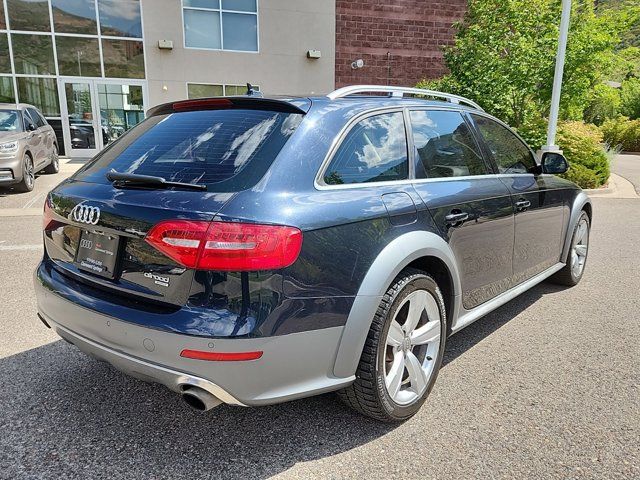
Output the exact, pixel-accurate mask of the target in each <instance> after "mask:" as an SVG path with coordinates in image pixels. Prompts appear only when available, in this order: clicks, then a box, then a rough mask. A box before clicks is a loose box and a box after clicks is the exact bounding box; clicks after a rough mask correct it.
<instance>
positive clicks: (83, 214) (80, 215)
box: [69, 203, 100, 225]
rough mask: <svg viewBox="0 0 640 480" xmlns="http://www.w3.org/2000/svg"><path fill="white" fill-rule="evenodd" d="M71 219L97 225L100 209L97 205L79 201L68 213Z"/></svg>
mask: <svg viewBox="0 0 640 480" xmlns="http://www.w3.org/2000/svg"><path fill="white" fill-rule="evenodd" d="M69 216H70V217H71V218H73V220H75V221H76V222H81V223H88V224H89V225H97V224H98V220H100V209H99V208H98V207H92V206H90V205H84V204H82V203H79V204H78V205H76V206H75V207H73V210H71V213H70V214H69Z"/></svg>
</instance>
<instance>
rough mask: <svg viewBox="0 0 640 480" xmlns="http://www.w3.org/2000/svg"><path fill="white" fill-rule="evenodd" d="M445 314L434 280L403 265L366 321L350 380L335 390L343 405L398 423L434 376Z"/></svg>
mask: <svg viewBox="0 0 640 480" xmlns="http://www.w3.org/2000/svg"><path fill="white" fill-rule="evenodd" d="M446 332H447V328H446V313H445V307H444V301H443V298H442V293H441V291H440V288H439V287H438V284H437V283H436V281H435V280H434V279H433V278H432V277H431V276H429V275H428V274H426V273H425V272H422V271H419V270H414V269H405V270H403V271H402V272H401V273H400V275H398V277H397V278H396V280H395V281H394V283H393V285H391V287H389V290H388V291H387V293H386V295H385V296H384V297H383V299H382V302H381V303H380V306H379V307H378V310H377V312H376V315H375V317H374V319H373V322H372V324H371V328H370V330H369V334H368V336H367V340H366V342H365V346H364V350H363V353H362V356H361V359H360V363H359V365H358V370H357V372H356V380H355V382H354V383H353V384H352V385H351V386H349V387H347V388H345V389H343V390H341V391H340V392H339V395H340V397H341V398H342V400H343V401H345V403H347V404H348V405H349V406H351V407H353V408H355V409H356V410H359V411H360V412H362V413H364V414H365V415H368V416H370V417H373V418H376V419H378V420H382V421H387V422H394V421H402V420H406V419H407V418H409V417H411V416H412V415H414V414H415V413H416V412H417V411H418V409H419V408H420V406H421V405H422V404H423V403H424V401H425V400H426V398H427V396H428V395H429V392H430V391H431V388H432V387H433V384H434V382H435V380H436V377H437V375H438V370H439V369H440V364H441V363H442V355H443V352H444V345H445V339H446Z"/></svg>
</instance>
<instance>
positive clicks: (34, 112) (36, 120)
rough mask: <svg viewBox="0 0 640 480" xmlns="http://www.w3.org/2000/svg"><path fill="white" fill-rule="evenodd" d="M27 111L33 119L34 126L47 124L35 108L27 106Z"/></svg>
mask: <svg viewBox="0 0 640 480" xmlns="http://www.w3.org/2000/svg"><path fill="white" fill-rule="evenodd" d="M27 111H28V112H29V115H30V116H31V118H32V119H33V122H34V125H35V126H36V127H38V128H40V127H44V126H45V125H46V124H47V122H46V120H45V119H44V118H43V117H42V115H40V112H38V111H37V110H36V109H34V108H27Z"/></svg>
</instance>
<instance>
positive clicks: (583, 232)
mask: <svg viewBox="0 0 640 480" xmlns="http://www.w3.org/2000/svg"><path fill="white" fill-rule="evenodd" d="M588 249H589V223H588V222H587V219H586V218H584V217H582V218H581V219H580V221H579V222H578V226H577V227H576V233H575V235H574V237H573V245H572V246H571V273H573V276H574V277H576V278H578V277H580V275H582V271H583V270H584V264H585V262H586V261H587V251H588Z"/></svg>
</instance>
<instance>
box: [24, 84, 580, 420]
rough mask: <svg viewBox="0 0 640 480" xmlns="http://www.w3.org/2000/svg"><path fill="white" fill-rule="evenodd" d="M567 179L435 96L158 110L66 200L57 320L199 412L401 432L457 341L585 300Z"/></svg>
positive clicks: (505, 131)
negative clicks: (241, 410)
mask: <svg viewBox="0 0 640 480" xmlns="http://www.w3.org/2000/svg"><path fill="white" fill-rule="evenodd" d="M416 96H423V97H422V98H417V97H416ZM424 97H428V98H430V100H429V99H425V98H424ZM437 98H440V99H442V100H436V99H437ZM566 169H567V163H566V160H565V159H564V157H563V156H562V155H561V154H558V153H551V152H547V153H545V154H544V155H542V158H541V160H540V162H538V161H537V160H536V156H535V155H534V153H533V152H532V151H531V150H530V149H529V147H527V145H526V144H525V143H524V142H523V141H522V140H521V139H520V138H519V137H518V135H516V134H515V133H514V132H513V131H512V130H511V129H509V128H508V127H507V126H506V125H505V124H504V123H502V122H501V121H499V120H497V119H495V118H493V117H491V116H490V115H487V114H486V113H484V112H483V111H482V109H481V108H480V107H479V106H478V105H476V104H475V103H474V102H472V101H471V100H467V99H464V98H462V97H457V96H453V95H449V94H446V93H440V92H434V91H427V90H417V89H404V88H399V87H378V86H352V87H345V88H342V89H339V90H336V91H334V92H333V93H331V94H329V95H327V96H324V97H314V98H261V97H256V96H254V95H248V96H238V97H227V98H210V99H198V100H185V101H177V102H174V103H168V104H164V105H160V106H157V107H155V108H153V109H151V110H150V111H149V112H148V118H147V119H146V120H145V121H144V122H142V123H141V124H139V125H138V126H136V127H134V128H133V129H131V130H130V131H129V132H128V133H126V134H125V135H123V136H122V137H121V138H120V139H119V140H118V141H116V142H114V143H113V144H111V145H110V146H109V147H107V148H106V149H105V150H103V151H102V152H101V153H100V154H99V155H97V156H96V157H95V158H94V159H93V160H91V161H90V162H89V163H88V164H86V165H85V166H84V167H83V168H81V169H80V170H79V171H78V172H77V173H76V174H75V175H73V176H72V177H70V178H69V179H68V180H66V181H64V182H63V183H61V184H60V185H59V186H57V187H56V188H55V189H54V190H53V191H52V192H50V194H49V195H48V197H47V199H46V205H45V210H44V244H45V254H44V258H43V260H42V262H41V263H40V265H39V266H38V268H37V271H36V273H35V286H36V291H37V299H38V311H39V315H40V318H41V319H42V321H43V322H44V323H45V324H46V325H47V326H50V327H51V328H53V329H54V330H55V331H56V332H57V333H58V334H59V335H60V336H61V337H63V338H64V339H66V340H67V341H69V342H71V343H73V344H74V345H76V346H77V347H78V348H80V349H81V350H83V351H84V352H87V353H89V354H91V355H93V356H95V357H97V358H99V359H102V360H106V361H108V362H110V363H111V364H113V365H114V366H116V367H117V368H119V369H121V370H123V371H124V372H126V373H128V374H130V375H133V376H135V377H138V378H141V379H143V380H148V381H153V382H159V383H162V384H164V385H166V386H167V387H169V388H170V389H172V390H174V391H176V392H179V393H180V394H181V395H182V396H183V398H184V400H185V401H186V402H187V403H188V404H189V405H191V406H192V407H194V408H196V409H199V410H208V409H210V408H212V407H214V406H216V405H218V404H220V403H222V402H223V403H226V404H231V405H246V406H257V405H266V404H273V403H277V402H283V401H286V400H291V399H297V398H301V397H305V396H310V395H315V394H319V393H322V392H329V391H337V392H338V394H339V395H340V397H341V398H342V399H343V400H344V401H345V402H346V403H347V404H349V405H351V406H352V407H354V408H356V409H357V410H359V411H360V412H362V413H364V414H366V415H369V416H371V417H374V418H376V419H379V420H382V421H400V420H404V419H407V418H409V417H410V416H411V415H413V414H414V413H416V411H417V410H418V409H419V408H420V406H421V405H422V403H423V402H424V401H425V399H426V397H427V395H428V394H429V392H430V390H431V388H432V387H433V384H434V382H435V380H436V376H437V374H438V370H439V367H440V364H441V362H442V357H443V352H444V348H445V342H446V338H447V337H448V336H449V335H451V334H452V333H455V332H457V331H459V330H460V329H462V328H464V327H465V326H467V325H469V324H470V323H472V322H473V321H475V320H477V319H478V318H480V317H481V316H483V315H485V314H486V313H488V312H490V311H491V310H493V309H495V308H496V307H498V306H500V305H502V304H504V303H505V302H507V301H509V300H511V299H513V298H514V297H515V296H516V295H518V294H520V293H522V292H524V291H525V290H527V289H529V288H531V287H532V286H534V285H536V284H537V283H539V282H541V281H542V280H544V279H547V278H552V279H553V280H554V281H556V282H558V283H561V284H564V285H575V284H577V283H578V282H579V281H580V279H581V277H582V275H583V271H584V267H585V261H586V258H587V249H588V239H589V228H590V223H591V216H592V208H591V203H590V202H589V200H588V198H587V196H586V195H585V194H584V193H583V192H582V191H581V190H580V189H579V188H578V187H577V186H576V185H574V184H573V183H571V182H569V181H566V180H563V179H561V178H558V177H556V176H554V175H553V174H554V173H562V172H564V171H566Z"/></svg>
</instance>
